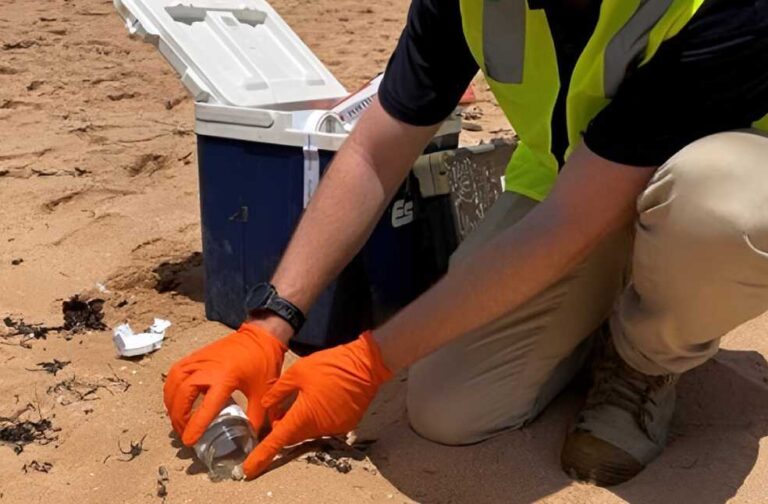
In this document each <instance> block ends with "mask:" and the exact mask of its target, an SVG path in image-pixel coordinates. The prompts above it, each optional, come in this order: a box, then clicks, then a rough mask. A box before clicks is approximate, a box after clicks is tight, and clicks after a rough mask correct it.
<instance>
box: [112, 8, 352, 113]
mask: <svg viewBox="0 0 768 504" xmlns="http://www.w3.org/2000/svg"><path fill="white" fill-rule="evenodd" d="M114 4H115V8H116V9H117V11H118V12H119V13H120V15H121V16H122V17H123V18H124V19H125V21H126V27H127V28H128V30H129V31H130V32H131V33H132V34H136V35H139V36H141V37H142V38H144V40H146V41H148V42H150V43H152V44H154V45H156V46H157V47H158V49H159V50H160V52H161V53H162V54H163V56H165V58H166V59H167V60H168V61H169V62H170V63H171V65H172V66H173V67H174V68H175V69H176V71H177V72H178V73H179V75H181V81H182V83H183V84H184V85H185V86H186V88H187V89H188V90H189V91H190V92H191V93H192V95H193V96H194V97H195V100H196V101H200V102H216V103H221V104H224V105H233V106H239V107H262V108H263V107H268V106H274V105H281V104H287V103H295V102H307V101H313V100H327V99H333V98H340V97H343V96H345V95H346V94H347V91H346V90H345V89H344V86H342V85H341V83H339V81H337V80H336V78H335V77H334V76H333V74H331V72H329V71H328V69H327V68H325V66H324V65H323V64H322V63H321V62H320V60H319V59H318V58H317V57H316V56H315V55H314V54H313V53H312V51H311V50H310V49H309V48H308V47H307V46H306V45H305V44H304V43H303V42H302V41H301V39H300V38H299V37H298V35H296V34H295V33H294V32H293V30H291V28H290V27H289V26H288V24H286V23H285V21H283V19H282V18H281V17H280V16H279V15H278V14H277V12H276V11H275V10H274V9H273V8H272V7H271V6H270V5H269V4H268V3H267V2H266V1H264V0H237V1H235V0H114Z"/></svg>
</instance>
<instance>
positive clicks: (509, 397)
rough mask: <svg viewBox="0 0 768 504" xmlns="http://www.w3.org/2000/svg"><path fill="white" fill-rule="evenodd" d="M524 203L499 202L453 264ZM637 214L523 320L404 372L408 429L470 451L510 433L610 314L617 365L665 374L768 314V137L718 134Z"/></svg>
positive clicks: (661, 174)
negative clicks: (473, 445)
mask: <svg viewBox="0 0 768 504" xmlns="http://www.w3.org/2000/svg"><path fill="white" fill-rule="evenodd" d="M535 205H536V203H535V202H534V201H532V200H530V199H527V198H525V197H523V196H519V195H515V194H512V193H505V194H504V195H503V196H502V197H501V198H500V199H499V200H498V201H497V203H496V204H495V205H494V206H493V207H492V208H491V210H490V212H489V213H488V215H487V217H486V219H485V220H484V221H483V222H482V223H481V225H480V226H479V227H478V228H477V229H476V230H475V231H474V232H473V234H471V235H470V236H469V237H468V238H467V240H466V241H465V242H464V243H462V245H461V247H459V249H458V250H457V251H456V253H455V255H454V259H455V258H460V257H465V256H467V255H469V254H470V253H471V252H472V251H473V250H475V249H476V248H477V247H478V246H479V245H480V244H482V243H485V242H487V241H488V240H490V239H491V238H493V237H494V236H495V235H497V234H499V233H500V232H502V231H504V230H505V229H506V228H508V227H510V226H512V225H514V224H515V223H516V222H517V221H519V220H520V219H521V218H522V217H523V216H524V215H525V214H526V213H527V212H528V211H530V210H531V208H533V207H534V206H535ZM637 208H638V220H637V222H636V225H635V230H634V233H631V232H620V233H616V234H615V235H613V236H611V237H610V238H608V239H606V240H604V242H603V243H602V244H601V245H599V246H598V247H597V248H596V250H595V251H594V252H593V253H592V254H591V255H590V256H589V258H588V259H587V260H586V261H585V262H584V263H582V264H581V265H580V266H578V267H577V268H576V269H575V270H574V271H572V272H571V273H570V274H568V275H567V276H566V277H564V278H563V279H561V280H560V281H559V282H557V283H556V284H554V285H553V286H552V287H550V288H548V289H546V290H545V291H544V292H542V293H541V294H539V295H538V296H536V297H535V298H534V299H532V300H531V301H529V302H528V303H527V304H525V305H524V306H523V307H521V308H520V309H518V310H515V311H512V312H510V313H509V314H508V315H506V316H505V317H503V318H502V319H499V320H497V321H495V322H493V323H491V324H489V325H488V326H486V327H483V328H482V329H481V330H478V331H475V332H473V333H470V334H467V335H465V336H463V337H461V338H459V339H458V340H456V341H454V342H452V343H451V344H449V345H447V346H445V347H443V348H441V349H440V350H438V351H437V352H435V353H434V354H432V355H430V356H428V357H427V358H425V359H423V360H422V361H420V362H418V363H417V364H415V365H414V366H413V367H412V368H411V370H410V377H409V385H408V394H407V405H408V413H409V417H410V420H411V424H412V426H413V428H414V429H415V430H416V431H417V432H419V433H420V434H422V435H423V436H425V437H427V438H429V439H432V440H434V441H438V442H441V443H445V444H467V443H473V442H477V441H480V440H483V439H486V438H488V437H490V436H492V435H494V434H496V433H498V432H500V431H503V430H506V429H510V428H516V427H520V426H521V425H523V424H524V423H526V422H528V421H530V420H532V419H533V418H534V417H535V416H536V415H537V414H538V413H540V412H541V410H542V409H543V408H544V407H545V406H546V405H547V404H548V403H549V402H550V401H551V400H552V399H553V398H554V396H555V395H556V394H557V393H558V392H559V391H560V390H561V389H562V388H563V387H564V386H565V385H566V384H567V383H568V382H569V381H570V380H571V378H572V377H573V375H574V374H575V373H576V371H578V369H579V368H580V367H581V366H582V364H583V362H584V360H585V358H586V356H587V355H588V353H589V347H590V343H591V338H589V336H590V335H591V334H592V333H593V331H594V330H595V329H596V328H597V327H598V326H599V325H600V324H601V323H602V322H603V321H604V320H605V319H606V318H608V317H609V316H610V324H611V329H612V334H613V337H614V342H615V345H616V348H617V350H618V352H619V354H620V355H621V356H622V358H623V359H624V360H625V361H626V362H627V363H629V364H630V365H631V366H633V367H634V368H636V369H638V370H639V371H642V372H644V373H646V374H663V373H670V372H674V373H682V372H684V371H687V370H689V369H691V368H693V367H695V366H698V365H699V364H702V363H703V362H704V361H706V360H707V359H708V358H710V357H711V356H712V355H714V353H715V352H716V351H717V348H718V343H719V340H720V338H721V337H722V336H723V335H724V334H726V333H727V332H728V331H730V330H731V329H733V328H735V327H736V326H738V325H739V324H741V323H743V322H746V321H747V320H750V319H752V318H754V317H756V316H758V315H760V314H761V313H763V312H764V311H765V310H767V309H768V136H765V135H762V134H760V133H757V132H754V131H740V132H729V133H721V134H717V135H712V136H709V137H706V138H703V139H701V140H698V141H696V142H694V143H692V144H690V145H689V146H687V147H685V148H684V149H682V150H681V151H680V152H679V153H677V154H676V155H675V156H673V157H672V158H671V159H669V161H667V163H665V164H664V165H663V166H662V167H660V168H659V169H658V170H657V172H656V173H655V174H654V177H653V179H652V180H651V182H650V183H649V184H648V187H647V188H646V189H645V191H644V192H643V193H642V194H641V195H640V197H639V198H638V203H637ZM632 235H634V243H633V236H632ZM630 262H631V265H630ZM630 266H631V267H630ZM630 269H631V271H632V274H631V278H630V277H628V275H627V273H628V271H629V270H630ZM627 278H629V279H630V281H629V282H628V283H627V282H626V281H625V279H627Z"/></svg>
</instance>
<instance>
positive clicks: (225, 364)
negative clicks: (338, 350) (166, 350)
mask: <svg viewBox="0 0 768 504" xmlns="http://www.w3.org/2000/svg"><path fill="white" fill-rule="evenodd" d="M286 351H287V348H286V346H285V345H283V343H281V342H280V341H278V340H277V338H275V337H273V336H272V335H271V334H270V333H269V332H268V331H267V330H266V329H263V328H261V327H258V326H256V325H254V324H243V325H242V326H241V327H240V329H239V330H237V331H236V332H233V333H232V334H230V335H229V336H226V337H224V338H222V339H220V340H218V341H215V342H213V343H211V344H209V345H207V346H204V347H203V348H201V349H199V350H197V351H195V352H194V353H192V354H190V355H188V356H186V357H184V358H183V359H181V360H180V361H178V362H176V364H174V365H173V367H171V370H170V371H169V373H168V377H167V378H166V380H165V387H164V388H163V399H164V401H165V407H166V408H167V410H168V415H169V416H170V417H171V424H172V425H173V430H175V431H176V432H177V433H178V434H179V436H181V440H182V442H183V443H184V444H185V445H187V446H192V445H194V444H195V443H196V442H197V441H198V439H200V436H202V435H203V433H204V432H205V430H206V429H207V428H208V425H209V424H210V423H211V422H212V421H213V419H214V418H216V416H217V415H218V414H219V412H220V411H221V409H222V408H223V407H224V405H225V404H226V402H227V401H228V400H230V397H231V396H232V393H233V392H234V391H235V390H239V391H241V392H242V393H243V394H244V395H245V396H246V397H247V399H248V411H247V415H248V419H249V420H250V421H251V425H253V428H254V430H256V431H258V430H259V428H260V427H261V424H262V423H263V421H264V408H263V407H262V405H261V399H262V396H263V395H264V393H265V392H266V391H267V389H268V388H269V387H270V386H271V385H272V384H273V383H274V382H275V381H276V380H277V378H278V376H280V370H281V368H282V365H283V357H284V355H285V352H286ZM200 394H204V395H205V397H204V399H203V402H202V404H201V405H200V407H199V408H198V409H197V410H196V411H195V412H194V413H193V412H192V406H193V404H194V402H195V400H196V399H197V397H198V396H199V395H200Z"/></svg>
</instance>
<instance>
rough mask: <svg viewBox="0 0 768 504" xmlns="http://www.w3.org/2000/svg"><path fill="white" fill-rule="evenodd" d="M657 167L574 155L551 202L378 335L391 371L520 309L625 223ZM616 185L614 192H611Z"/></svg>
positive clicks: (459, 267) (456, 268) (467, 261)
mask: <svg viewBox="0 0 768 504" xmlns="http://www.w3.org/2000/svg"><path fill="white" fill-rule="evenodd" d="M652 173H653V170H652V169H649V168H637V167H629V166H626V165H618V164H615V163H610V162H608V161H606V160H601V159H599V158H596V157H595V156H594V155H593V154H591V153H590V152H589V151H588V150H586V148H585V147H582V148H581V149H580V150H579V151H577V152H575V153H574V154H573V156H572V162H569V165H566V167H565V169H564V173H563V174H562V175H561V176H560V180H559V181H558V183H557V186H556V187H555V189H554V190H553V192H552V194H551V195H550V197H549V198H548V199H547V201H545V202H543V203H542V204H540V205H538V206H537V207H536V208H535V209H534V210H532V211H531V213H529V214H528V215H527V216H526V217H525V218H524V219H523V220H522V221H520V222H519V223H518V224H517V225H515V226H513V227H512V228H510V229H508V230H507V231H506V232H504V233H502V234H501V235H500V236H498V237H497V238H496V239H494V240H492V241H491V242H489V243H488V244H486V245H485V246H484V247H483V248H481V249H480V250H478V251H477V252H476V253H475V254H473V255H471V256H469V257H467V258H465V259H464V260H463V261H462V262H460V263H458V264H455V265H454V266H453V267H452V268H451V271H450V272H449V274H448V275H446V276H445V277H444V278H443V279H442V280H441V281H440V282H438V283H437V284H436V285H435V286H434V287H433V288H432V289H430V290H429V291H427V292H426V293H425V294H424V295H422V296H421V297H420V298H419V299H417V300H416V301H415V302H414V303H412V304H411V305H409V306H408V307H407V308H405V309H404V310H403V311H401V312H400V313H399V314H398V315H397V316H396V317H394V318H393V319H392V320H390V322H388V323H387V324H385V325H384V326H382V327H380V328H379V329H378V330H376V331H375V332H374V334H375V338H376V339H377V341H378V342H379V345H380V347H381V350H382V356H383V358H384V361H385V363H386V364H387V366H389V367H390V369H391V370H393V371H396V370H397V369H400V368H403V367H406V366H408V365H410V364H412V363H413V362H415V361H417V360H419V359H420V358H422V357H424V356H426V355H427V354H429V353H431V352H432V351H434V350H436V349H437V348H439V347H440V346H442V345H444V344H446V343H448V342H449V341H451V340H453V339H455V338H458V337H459V336H461V335H463V334H466V333H468V332H470V331H472V330H475V329H477V328H479V327H481V326H483V325H484V324H487V323H489V322H491V321H493V320H495V319H497V318H499V317H501V316H503V315H504V314H506V313H508V312H509V311H510V310H514V309H515V308H517V307H519V306H521V305H522V304H523V303H525V302H526V301H528V300H529V299H531V298H532V297H533V296H535V295H536V294H538V293H539V292H541V291H542V290H544V289H545V288H546V287H547V286H549V285H551V284H552V283H554V282H555V281H557V280H558V279H560V278H561V277H562V276H563V275H565V274H566V273H567V272H568V271H569V270H570V269H571V268H572V267H574V266H575V265H576V264H578V263H579V262H581V261H582V260H583V259H584V258H586V256H587V254H588V253H589V252H590V251H591V250H592V249H593V248H594V247H595V246H596V245H597V243H599V242H600V240H601V239H603V238H604V237H605V236H606V235H607V234H608V233H611V232H612V231H614V230H617V229H619V228H621V227H623V226H626V225H627V224H629V222H631V220H632V218H633V216H634V215H635V213H634V202H635V199H636V196H637V195H638V194H639V193H640V191H641V190H642V189H643V188H644V187H645V185H646V183H647V181H648V179H649V178H650V176H651V175H652ZM606 189H610V190H606Z"/></svg>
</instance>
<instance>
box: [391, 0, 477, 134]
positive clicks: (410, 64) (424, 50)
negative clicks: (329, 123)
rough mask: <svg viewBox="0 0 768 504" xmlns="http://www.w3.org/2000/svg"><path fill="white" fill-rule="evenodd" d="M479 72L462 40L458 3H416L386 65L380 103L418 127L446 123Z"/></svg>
mask: <svg viewBox="0 0 768 504" xmlns="http://www.w3.org/2000/svg"><path fill="white" fill-rule="evenodd" d="M477 71H478V67H477V63H475V60H474V58H473V57H472V54H471V53H470V52H469V47H467V43H466V41H465V40H464V34H463V31H462V27H461V13H460V10H459V1H458V0H414V1H413V2H412V3H411V8H410V10H409V12H408V21H407V24H406V26H405V29H404V30H403V33H402V35H401V36H400V40H399V41H398V43H397V47H396V48H395V51H394V53H393V54H392V57H391V58H390V60H389V63H388V64H387V70H386V73H385V75H384V79H383V81H382V82H381V86H380V87H379V101H380V102H381V105H382V107H383V108H384V110H386V111H387V113H389V114H390V115H392V116H393V117H395V118H396V119H398V120H400V121H403V122H405V123H408V124H412V125H415V126H428V125H432V124H437V123H439V122H441V121H443V120H444V119H445V118H446V117H448V115H449V114H450V113H451V111H452V110H453V109H454V108H455V107H456V105H457V104H458V103H459V99H460V98H461V95H462V94H463V93H464V91H465V90H466V88H467V86H468V85H469V83H470V82H471V80H472V78H473V77H474V76H475V74H476V73H477Z"/></svg>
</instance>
